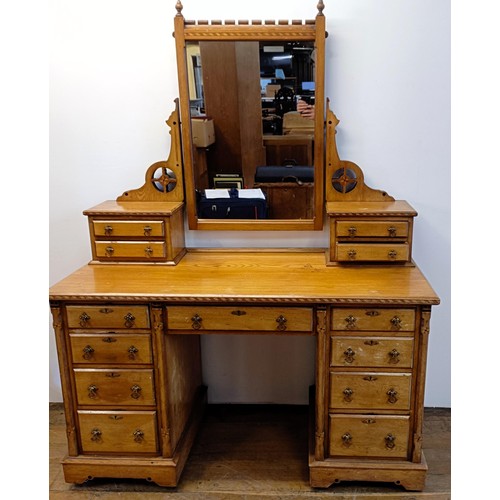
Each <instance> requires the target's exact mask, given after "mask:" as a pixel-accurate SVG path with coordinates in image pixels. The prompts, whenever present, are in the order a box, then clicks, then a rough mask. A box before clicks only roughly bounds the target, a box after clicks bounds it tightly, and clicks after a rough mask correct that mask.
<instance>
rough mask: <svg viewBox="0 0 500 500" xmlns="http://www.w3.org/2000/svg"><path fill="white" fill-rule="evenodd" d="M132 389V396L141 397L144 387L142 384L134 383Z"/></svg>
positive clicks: (134, 397)
mask: <svg viewBox="0 0 500 500" xmlns="http://www.w3.org/2000/svg"><path fill="white" fill-rule="evenodd" d="M130 390H131V391H132V394H131V395H130V397H131V398H132V399H139V398H140V397H141V391H142V387H141V386H140V385H137V384H135V385H133V386H132V387H131V388H130Z"/></svg>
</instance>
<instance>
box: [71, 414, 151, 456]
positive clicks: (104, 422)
mask: <svg viewBox="0 0 500 500" xmlns="http://www.w3.org/2000/svg"><path fill="white" fill-rule="evenodd" d="M78 422H79V425H80V439H81V445H82V451H83V453H117V454H119V453H156V451H157V448H158V446H157V438H156V412H155V411H83V410H80V411H79V412H78Z"/></svg>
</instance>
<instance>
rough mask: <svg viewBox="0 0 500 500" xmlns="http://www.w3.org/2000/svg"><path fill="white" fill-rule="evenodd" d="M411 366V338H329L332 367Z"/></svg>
mask: <svg viewBox="0 0 500 500" xmlns="http://www.w3.org/2000/svg"><path fill="white" fill-rule="evenodd" d="M412 365H413V339H412V338H409V337H407V338H405V337H395V338H391V337H376V338H375V337H336V336H334V337H331V352H330V366H332V367H338V366H345V367H348V366H356V367H361V366H363V367H373V368H381V367H392V368H411V367H412Z"/></svg>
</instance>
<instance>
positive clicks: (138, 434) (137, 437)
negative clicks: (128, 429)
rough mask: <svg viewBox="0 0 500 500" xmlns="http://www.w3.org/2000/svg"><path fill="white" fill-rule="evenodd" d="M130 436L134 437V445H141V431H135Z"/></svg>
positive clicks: (142, 433) (142, 437)
mask: <svg viewBox="0 0 500 500" xmlns="http://www.w3.org/2000/svg"><path fill="white" fill-rule="evenodd" d="M132 435H133V436H134V441H135V442H136V443H142V441H144V432H143V431H141V429H137V430H135V431H134V432H133V433H132Z"/></svg>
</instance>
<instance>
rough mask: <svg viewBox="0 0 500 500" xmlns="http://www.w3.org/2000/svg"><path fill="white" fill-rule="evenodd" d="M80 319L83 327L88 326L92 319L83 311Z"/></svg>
mask: <svg viewBox="0 0 500 500" xmlns="http://www.w3.org/2000/svg"><path fill="white" fill-rule="evenodd" d="M79 319H80V326H82V327H86V326H88V324H89V321H90V316H89V315H88V314H87V313H86V312H83V313H82V314H80V318H79Z"/></svg>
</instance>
